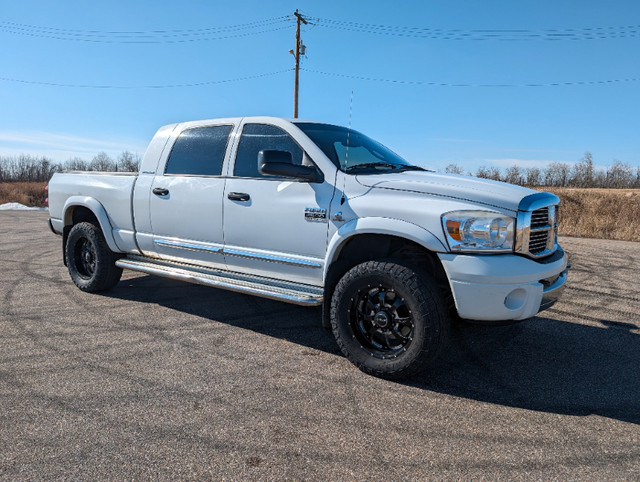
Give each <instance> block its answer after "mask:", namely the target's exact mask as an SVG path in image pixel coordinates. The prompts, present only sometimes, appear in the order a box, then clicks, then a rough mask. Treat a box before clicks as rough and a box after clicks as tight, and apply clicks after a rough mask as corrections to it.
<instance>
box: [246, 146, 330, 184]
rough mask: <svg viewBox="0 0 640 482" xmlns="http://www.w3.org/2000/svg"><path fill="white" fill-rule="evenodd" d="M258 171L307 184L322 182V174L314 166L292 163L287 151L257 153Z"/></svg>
mask: <svg viewBox="0 0 640 482" xmlns="http://www.w3.org/2000/svg"><path fill="white" fill-rule="evenodd" d="M258 170H259V171H260V173H261V174H268V175H270V176H280V177H292V178H294V179H301V180H303V181H308V182H323V181H324V176H323V175H322V172H320V170H319V169H318V168H317V167H315V166H313V167H312V166H300V165H297V164H294V163H293V158H292V157H291V153H290V152H287V151H267V150H265V151H260V152H258Z"/></svg>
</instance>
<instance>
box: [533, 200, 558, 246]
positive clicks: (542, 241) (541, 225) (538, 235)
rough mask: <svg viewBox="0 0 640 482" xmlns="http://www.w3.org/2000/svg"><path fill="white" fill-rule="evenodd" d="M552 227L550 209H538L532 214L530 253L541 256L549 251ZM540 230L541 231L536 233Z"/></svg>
mask: <svg viewBox="0 0 640 482" xmlns="http://www.w3.org/2000/svg"><path fill="white" fill-rule="evenodd" d="M550 227H551V223H550V222H549V207H544V208H541V209H536V210H535V211H533V212H532V213H531V232H530V235H529V252H530V253H531V254H540V253H542V252H544V251H545V250H546V249H547V244H548V242H549V234H553V231H549V230H548V228H550ZM538 229H540V231H536V230H538Z"/></svg>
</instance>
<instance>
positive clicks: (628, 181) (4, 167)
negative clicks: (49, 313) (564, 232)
mask: <svg viewBox="0 0 640 482" xmlns="http://www.w3.org/2000/svg"><path fill="white" fill-rule="evenodd" d="M140 161H141V158H140V156H139V155H138V154H132V153H131V152H129V151H123V152H122V153H120V155H119V156H118V157H117V158H115V159H113V158H111V157H110V156H109V155H108V154H107V153H105V152H100V153H98V154H97V155H96V156H94V157H93V159H91V160H86V159H82V158H79V157H74V158H71V159H69V160H68V161H66V162H63V163H56V162H53V161H52V160H50V159H48V158H46V157H34V156H30V155H27V154H22V155H20V156H16V157H6V156H0V182H47V181H49V179H51V176H52V175H53V173H54V172H62V171H106V172H137V171H138V168H139V166H140ZM445 172H448V173H451V174H466V175H469V176H476V177H481V178H485V179H493V180H495V181H504V182H508V183H511V184H519V185H521V186H530V187H536V186H546V187H587V188H588V187H599V188H616V189H624V188H640V167H636V168H635V169H634V168H632V167H631V166H630V165H629V164H625V163H623V162H620V161H614V162H613V164H612V165H611V166H609V167H608V168H606V169H597V168H596V167H595V166H594V165H593V158H592V156H591V153H589V152H587V153H585V155H584V157H583V158H582V159H581V160H580V161H579V162H578V163H576V164H568V163H565V162H552V163H551V164H549V165H548V166H547V167H544V168H538V167H528V168H523V167H520V166H517V165H514V166H511V167H509V168H507V169H500V168H498V167H486V166H481V167H480V168H478V170H477V171H476V172H469V171H466V170H465V169H464V168H463V167H461V166H459V165H457V164H449V165H448V166H447V167H446V168H445Z"/></svg>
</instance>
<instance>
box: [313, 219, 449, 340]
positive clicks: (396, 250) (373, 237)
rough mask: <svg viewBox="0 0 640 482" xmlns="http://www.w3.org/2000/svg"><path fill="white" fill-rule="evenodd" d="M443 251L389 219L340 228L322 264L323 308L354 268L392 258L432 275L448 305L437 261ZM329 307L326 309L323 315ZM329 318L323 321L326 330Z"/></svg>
mask: <svg viewBox="0 0 640 482" xmlns="http://www.w3.org/2000/svg"><path fill="white" fill-rule="evenodd" d="M444 251H446V249H445V247H444V245H443V244H442V242H441V241H440V240H439V239H438V238H437V237H436V236H435V235H434V234H433V233H431V232H429V231H427V230H426V229H424V228H422V227H420V226H417V225H415V224H412V223H409V222H406V221H402V220H399V219H390V218H364V219H358V220H354V221H351V222H349V223H346V224H345V225H343V226H342V227H341V228H340V229H339V230H338V231H337V232H336V233H335V234H334V236H333V238H332V239H331V240H330V242H329V246H328V249H327V258H326V262H325V272H324V286H325V304H326V303H328V301H327V300H330V299H331V296H332V293H333V290H334V288H335V286H336V284H337V282H338V281H339V279H340V278H341V277H342V276H343V275H344V274H345V273H346V272H347V271H349V270H350V269H351V268H353V267H354V266H356V265H358V264H360V263H363V262H365V261H369V260H373V259H388V258H393V259H396V260H399V261H405V262H407V263H411V264H413V265H415V266H416V267H418V268H420V269H422V270H423V271H425V272H426V273H429V274H431V275H432V276H433V277H434V279H435V281H436V283H437V284H438V286H439V288H440V289H441V290H442V292H443V295H444V297H445V299H446V300H447V303H448V302H449V300H451V288H450V286H449V281H448V278H447V276H446V273H445V271H444V268H443V267H442V264H441V262H440V259H439V258H438V256H437V255H436V254H435V253H437V252H444ZM327 312H328V305H326V306H325V313H327ZM327 323H328V318H327V317H324V318H323V324H324V326H325V327H326V326H327Z"/></svg>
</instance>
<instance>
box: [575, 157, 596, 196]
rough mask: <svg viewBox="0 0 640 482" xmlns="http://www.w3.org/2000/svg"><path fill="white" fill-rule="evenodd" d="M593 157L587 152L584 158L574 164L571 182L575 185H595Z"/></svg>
mask: <svg viewBox="0 0 640 482" xmlns="http://www.w3.org/2000/svg"><path fill="white" fill-rule="evenodd" d="M593 174H594V173H593V157H592V156H591V153H590V152H588V151H587V152H585V153H584V156H583V158H582V159H581V160H580V162H578V163H577V164H576V165H574V166H573V169H572V173H571V182H570V184H571V185H572V186H575V187H593V184H594V183H593Z"/></svg>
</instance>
